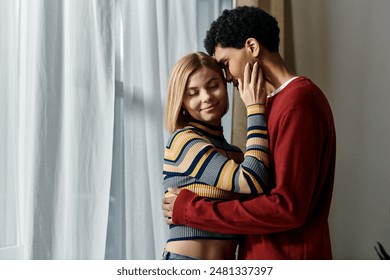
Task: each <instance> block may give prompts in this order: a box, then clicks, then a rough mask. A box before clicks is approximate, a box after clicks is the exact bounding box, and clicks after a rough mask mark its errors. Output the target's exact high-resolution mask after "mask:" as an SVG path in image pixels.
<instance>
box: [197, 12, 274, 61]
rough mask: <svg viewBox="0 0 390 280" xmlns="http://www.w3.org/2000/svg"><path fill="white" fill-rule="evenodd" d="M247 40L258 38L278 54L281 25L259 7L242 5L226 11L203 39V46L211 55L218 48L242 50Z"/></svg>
mask: <svg viewBox="0 0 390 280" xmlns="http://www.w3.org/2000/svg"><path fill="white" fill-rule="evenodd" d="M248 38H255V39H256V40H257V41H259V43H260V44H261V45H262V46H263V47H264V48H266V49H267V50H268V51H270V52H277V51H279V40H280V39H279V26H278V22H277V21H276V19H275V18H274V17H273V16H271V15H270V14H268V13H266V12H265V11H264V10H262V9H260V8H257V7H248V6H240V7H237V8H235V9H232V10H224V11H223V12H222V15H221V16H220V17H219V18H217V19H216V20H215V21H213V22H212V23H211V25H210V29H209V31H207V33H206V38H205V39H204V47H205V49H206V51H207V52H208V53H209V55H214V51H215V47H216V46H218V45H219V46H221V47H223V48H228V47H233V48H236V49H241V48H243V47H244V45H245V41H246V39H248Z"/></svg>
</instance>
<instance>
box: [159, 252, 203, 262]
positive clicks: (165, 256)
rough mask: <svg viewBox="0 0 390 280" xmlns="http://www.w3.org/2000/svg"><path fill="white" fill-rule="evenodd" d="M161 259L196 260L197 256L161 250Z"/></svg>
mask: <svg viewBox="0 0 390 280" xmlns="http://www.w3.org/2000/svg"><path fill="white" fill-rule="evenodd" d="M162 260H198V259H197V258H193V257H189V256H185V255H181V254H176V253H171V252H168V251H165V250H164V252H163V254H162Z"/></svg>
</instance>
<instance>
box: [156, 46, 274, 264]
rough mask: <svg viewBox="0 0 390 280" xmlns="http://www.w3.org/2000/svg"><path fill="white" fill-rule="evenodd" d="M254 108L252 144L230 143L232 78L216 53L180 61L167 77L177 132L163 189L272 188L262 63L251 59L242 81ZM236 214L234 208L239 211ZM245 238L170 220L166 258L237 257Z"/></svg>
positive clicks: (218, 192)
mask: <svg viewBox="0 0 390 280" xmlns="http://www.w3.org/2000/svg"><path fill="white" fill-rule="evenodd" d="M238 88H239V91H240V95H241V99H242V100H243V102H244V104H245V106H246V107H247V116H248V119H247V127H248V129H247V143H246V148H247V149H246V153H245V156H244V154H243V153H242V151H241V150H240V149H239V148H237V147H235V146H233V145H230V144H229V143H227V141H226V140H225V138H224V136H223V131H222V127H221V119H222V117H223V115H224V114H225V113H226V112H227V110H228V95H227V89H226V80H225V78H224V75H223V72H222V69H221V68H220V67H219V65H218V64H217V62H216V61H215V60H214V59H213V58H212V57H210V56H208V55H206V54H204V53H202V52H198V53H190V54H188V55H186V56H184V57H183V58H182V59H180V60H179V61H178V62H177V63H176V64H175V66H174V67H173V69H172V72H171V75H170V77H169V82H168V92H167V103H166V108H165V125H166V128H167V130H168V132H169V133H171V134H172V135H171V137H170V138H169V140H168V143H167V146H166V149H165V155H164V171H163V175H164V189H165V192H166V195H169V188H175V187H176V188H177V187H178V188H187V189H189V190H191V191H193V192H195V193H197V194H198V195H201V196H204V197H207V198H209V199H225V200H228V199H245V195H244V194H261V193H263V192H264V191H266V190H267V176H268V164H269V163H268V160H269V159H268V157H269V150H268V133H267V124H266V120H265V116H264V114H265V106H264V104H265V98H266V94H265V89H264V86H263V79H262V74H261V69H260V68H259V67H258V65H257V64H255V65H253V70H252V69H251V65H249V64H247V65H246V67H245V75H244V81H239V84H238ZM232 214H233V213H232ZM239 239H240V236H238V235H231V234H222V233H215V232H207V231H203V230H198V229H195V228H190V227H186V226H180V225H174V226H170V230H169V239H168V241H167V244H166V247H165V250H164V253H163V259H234V258H235V252H236V247H237V244H238V242H239Z"/></svg>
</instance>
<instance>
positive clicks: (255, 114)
mask: <svg viewBox="0 0 390 280" xmlns="http://www.w3.org/2000/svg"><path fill="white" fill-rule="evenodd" d="M252 116H265V115H264V114H262V113H254V114H250V115H248V118H249V117H252Z"/></svg>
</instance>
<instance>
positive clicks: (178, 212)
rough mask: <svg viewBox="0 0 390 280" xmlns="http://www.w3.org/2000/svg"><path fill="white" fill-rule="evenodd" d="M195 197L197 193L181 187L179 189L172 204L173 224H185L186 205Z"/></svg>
mask: <svg viewBox="0 0 390 280" xmlns="http://www.w3.org/2000/svg"><path fill="white" fill-rule="evenodd" d="M196 197H197V195H196V194H195V193H193V192H191V191H189V190H186V189H183V190H181V191H180V193H179V195H178V196H177V198H176V200H175V204H174V206H173V213H172V214H173V215H172V222H173V223H174V224H175V225H185V224H186V220H187V219H186V218H187V215H186V212H187V210H186V208H187V205H188V203H190V202H191V201H192V200H193V199H195V198H196Z"/></svg>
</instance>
